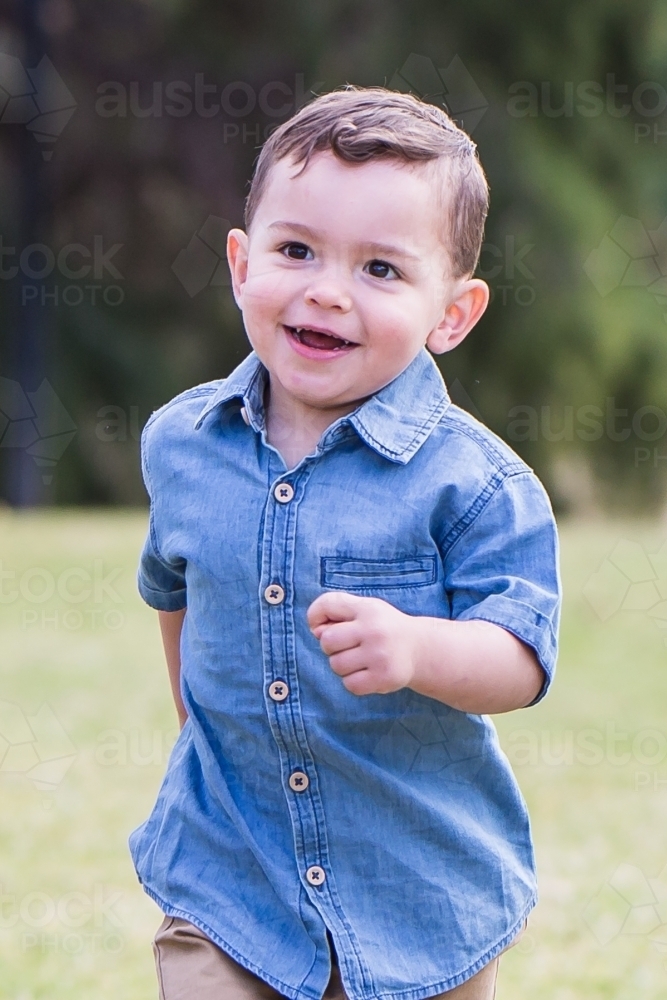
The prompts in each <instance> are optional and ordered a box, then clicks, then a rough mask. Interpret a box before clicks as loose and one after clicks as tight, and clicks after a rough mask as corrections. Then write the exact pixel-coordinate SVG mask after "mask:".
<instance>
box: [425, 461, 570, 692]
mask: <svg viewBox="0 0 667 1000" xmlns="http://www.w3.org/2000/svg"><path fill="white" fill-rule="evenodd" d="M450 537H451V536H450ZM443 562H444V569H445V587H446V590H447V592H448V595H449V599H450V605H451V611H452V618H454V619H458V620H460V621H467V620H470V619H481V620H483V621H488V622H492V623H493V624H495V625H500V626H501V627H502V628H505V629H507V630H508V631H509V632H512V633H513V634H514V635H515V636H517V638H519V639H521V640H522V641H523V642H525V643H527V644H528V645H529V646H532V648H533V649H534V650H535V653H536V654H537V658H538V660H539V662H540V665H541V666H542V669H543V671H544V675H545V676H544V682H543V684H542V687H541V689H540V691H539V693H538V695H537V696H536V697H535V698H534V699H533V701H532V702H530V704H531V705H535V704H537V702H538V701H541V700H542V698H543V697H544V696H545V694H546V693H547V691H548V689H549V687H550V685H551V682H552V680H553V674H554V669H555V665H556V656H557V636H558V625H559V620H560V605H561V584H560V571H559V566H558V535H557V531H556V524H555V521H554V517H553V513H552V510H551V504H550V503H549V499H548V497H547V494H546V492H545V490H544V487H543V486H542V484H541V483H540V482H539V480H538V479H537V477H536V476H535V475H534V473H532V472H531V471H529V470H527V471H526V472H522V473H519V474H515V475H510V476H507V477H506V478H505V479H504V480H503V481H501V483H500V485H499V486H497V487H496V488H495V489H494V490H493V491H492V492H491V495H490V497H489V498H488V499H486V500H485V501H484V502H483V503H482V504H481V505H480V507H479V510H478V511H477V512H476V513H475V515H474V517H472V519H471V520H470V521H469V523H468V524H467V525H466V526H464V527H463V530H462V531H461V532H460V534H458V536H456V538H455V540H454V541H453V542H452V543H451V544H450V547H449V549H448V551H446V552H443ZM526 707H527V706H526Z"/></svg>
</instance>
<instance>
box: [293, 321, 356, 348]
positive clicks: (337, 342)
mask: <svg viewBox="0 0 667 1000" xmlns="http://www.w3.org/2000/svg"><path fill="white" fill-rule="evenodd" d="M285 329H286V330H287V332H288V333H289V335H290V336H291V337H293V338H294V340H296V341H298V342H299V343H300V344H303V345H304V347H310V348H312V349H314V350H320V351H346V350H351V349H352V348H353V347H357V346H358V345H357V344H355V343H354V341H352V340H344V339H343V338H342V337H337V336H335V335H334V334H330V333H323V332H322V331H321V330H310V329H308V328H307V327H301V326H298V327H297V326H286V327H285Z"/></svg>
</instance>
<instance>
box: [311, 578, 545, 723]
mask: <svg viewBox="0 0 667 1000" xmlns="http://www.w3.org/2000/svg"><path fill="white" fill-rule="evenodd" d="M308 621H309V625H310V628H311V631H312V632H313V634H314V635H315V637H316V638H317V639H319V642H320V646H321V648H322V651H323V652H324V653H326V655H327V656H328V657H329V662H330V664H331V668H332V670H333V671H334V673H337V674H339V675H340V676H341V677H342V678H343V683H344V685H345V687H346V688H347V690H348V691H350V692H351V693H352V694H357V695H363V694H389V693H390V692H392V691H397V690H399V689H400V688H402V687H410V688H412V689H413V690H414V691H417V692H418V693H419V694H423V695H426V696H427V697H429V698H435V699H436V700H437V701H442V702H444V703H445V704H446V705H451V706H452V708H457V709H459V711H461V712H470V713H473V714H479V715H482V714H489V715H490V714H493V713H500V712H511V711H512V710H513V709H516V708H523V707H525V706H526V705H529V704H530V703H531V702H532V701H533V699H534V698H536V697H537V694H538V693H539V691H540V689H541V687H542V684H543V682H544V676H545V675H544V672H543V670H542V668H541V666H540V664H539V662H538V660H537V657H536V655H535V653H534V651H533V650H532V649H531V648H530V647H529V646H528V645H526V643H524V642H522V641H521V640H519V639H517V638H516V636H514V635H512V633H511V632H509V631H507V630H506V629H504V628H501V627H500V626H499V625H494V624H493V623H492V622H486V621H480V620H474V619H473V620H468V621H450V620H448V619H444V618H428V617H421V616H412V615H406V614H404V613H403V612H402V611H399V610H398V609H397V608H395V607H393V605H391V604H388V603H387V602H386V601H382V600H379V599H378V598H375V597H360V596H357V595H356V594H348V593H345V592H338V593H332V592H329V593H325V594H322V595H321V596H320V597H318V598H317V599H316V600H315V601H314V602H313V603H312V604H311V606H310V608H309V610H308Z"/></svg>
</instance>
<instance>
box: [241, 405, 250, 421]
mask: <svg viewBox="0 0 667 1000" xmlns="http://www.w3.org/2000/svg"><path fill="white" fill-rule="evenodd" d="M241 416H242V417H243V419H244V420H245V422H246V424H250V420H249V418H248V414H247V413H246V410H245V406H242V407H241Z"/></svg>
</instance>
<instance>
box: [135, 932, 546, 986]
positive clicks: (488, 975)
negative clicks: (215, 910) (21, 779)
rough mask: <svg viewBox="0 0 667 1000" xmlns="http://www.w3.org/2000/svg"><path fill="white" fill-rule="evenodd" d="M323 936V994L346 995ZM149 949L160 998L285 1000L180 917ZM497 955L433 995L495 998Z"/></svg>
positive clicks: (332, 950)
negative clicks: (327, 964) (326, 958)
mask: <svg viewBox="0 0 667 1000" xmlns="http://www.w3.org/2000/svg"><path fill="white" fill-rule="evenodd" d="M527 923H528V921H527V920H526V922H525V923H524V925H523V928H522V929H521V931H520V932H519V934H518V935H517V936H516V937H515V938H514V940H513V941H512V942H511V943H510V944H508V946H507V948H511V947H512V946H513V945H515V944H516V943H517V941H518V940H519V938H520V937H521V935H522V934H523V932H524V931H525V929H526V924H527ZM327 937H328V940H329V947H330V949H331V978H330V979H329V985H328V986H327V988H326V990H325V993H324V998H323V1000H347V994H346V993H345V991H344V989H343V985H342V982H341V977H340V970H339V968H338V961H337V957H336V951H335V949H334V946H333V940H332V938H331V935H330V933H329V931H328V930H327ZM507 948H505V949H504V951H507ZM153 952H154V954H155V965H156V968H157V974H158V980H159V983H160V1000H284V994H283V993H279V992H278V990H276V989H274V988H273V987H272V986H269V984H268V983H266V982H264V980H263V979H260V978H259V976H256V975H255V974H254V973H253V972H250V970H249V969H246V968H244V967H243V966H242V965H239V964H238V962H236V961H235V960H234V959H233V958H232V957H231V956H230V955H228V954H227V952H225V951H222V949H221V948H218V946H217V945H215V944H214V943H213V942H212V941H211V940H210V939H209V938H207V937H206V935H205V934H203V933H202V932H201V931H200V930H199V928H197V927H194V926H193V925H192V924H191V923H188V921H187V920H181V919H180V918H179V917H165V918H164V920H163V921H162V924H161V925H160V927H159V929H158V932H157V934H156V935H155V940H154V941H153ZM501 954H502V952H501ZM499 957H500V956H499V955H497V956H496V957H495V958H494V959H492V960H491V961H490V962H489V963H488V965H485V966H484V967H483V968H482V969H480V970H479V972H478V973H476V974H475V975H474V976H472V978H470V979H468V980H467V981H466V982H465V983H462V984H461V986H456V987H454V989H453V990H447V991H446V992H445V993H438V994H437V996H438V997H446V998H447V1000H493V998H494V997H495V995H496V976H497V975H498V959H499Z"/></svg>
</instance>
